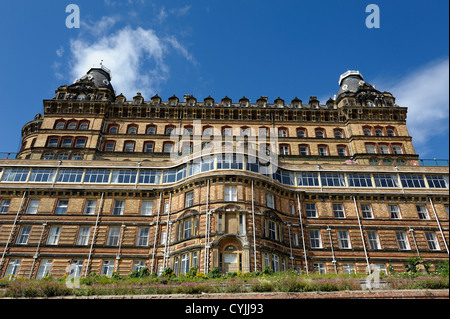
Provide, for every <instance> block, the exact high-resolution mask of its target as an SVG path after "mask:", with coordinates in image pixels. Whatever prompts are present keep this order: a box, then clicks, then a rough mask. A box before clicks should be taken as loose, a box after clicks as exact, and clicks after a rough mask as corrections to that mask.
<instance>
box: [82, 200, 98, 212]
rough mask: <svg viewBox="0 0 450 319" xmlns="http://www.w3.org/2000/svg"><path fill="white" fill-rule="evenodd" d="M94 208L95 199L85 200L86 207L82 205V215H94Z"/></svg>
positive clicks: (95, 205) (95, 204)
mask: <svg viewBox="0 0 450 319" xmlns="http://www.w3.org/2000/svg"><path fill="white" fill-rule="evenodd" d="M96 207H97V200H96V199H88V200H86V205H84V215H94V214H95V208H96Z"/></svg>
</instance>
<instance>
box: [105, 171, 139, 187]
mask: <svg viewBox="0 0 450 319" xmlns="http://www.w3.org/2000/svg"><path fill="white" fill-rule="evenodd" d="M136 177H137V172H136V171H135V170H125V169H119V170H113V172H112V176H111V183H114V184H134V183H136Z"/></svg>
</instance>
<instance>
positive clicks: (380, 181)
mask: <svg viewBox="0 0 450 319" xmlns="http://www.w3.org/2000/svg"><path fill="white" fill-rule="evenodd" d="M373 179H374V180H375V187H398V179H397V176H395V175H391V174H374V175H373Z"/></svg>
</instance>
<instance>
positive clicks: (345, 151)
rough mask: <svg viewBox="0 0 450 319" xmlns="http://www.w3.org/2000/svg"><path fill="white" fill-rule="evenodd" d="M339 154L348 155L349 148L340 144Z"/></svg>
mask: <svg viewBox="0 0 450 319" xmlns="http://www.w3.org/2000/svg"><path fill="white" fill-rule="evenodd" d="M337 151H338V155H339V156H347V155H348V154H347V148H346V147H344V146H338V147H337Z"/></svg>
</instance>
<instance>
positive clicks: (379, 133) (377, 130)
mask: <svg viewBox="0 0 450 319" xmlns="http://www.w3.org/2000/svg"><path fill="white" fill-rule="evenodd" d="M375 136H384V133H383V128H381V127H376V128H375Z"/></svg>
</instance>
